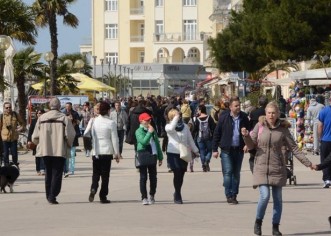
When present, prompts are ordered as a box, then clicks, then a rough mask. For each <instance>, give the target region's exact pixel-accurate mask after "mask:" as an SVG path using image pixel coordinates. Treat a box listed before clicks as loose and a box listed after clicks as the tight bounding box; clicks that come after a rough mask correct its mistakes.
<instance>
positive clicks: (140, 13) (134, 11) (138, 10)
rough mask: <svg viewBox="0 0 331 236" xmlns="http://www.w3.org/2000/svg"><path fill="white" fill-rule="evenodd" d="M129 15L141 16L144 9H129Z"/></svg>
mask: <svg viewBox="0 0 331 236" xmlns="http://www.w3.org/2000/svg"><path fill="white" fill-rule="evenodd" d="M130 14H131V15H143V14H144V8H143V7H139V8H131V9H130Z"/></svg>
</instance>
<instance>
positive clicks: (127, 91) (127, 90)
mask: <svg viewBox="0 0 331 236" xmlns="http://www.w3.org/2000/svg"><path fill="white" fill-rule="evenodd" d="M126 69H127V70H128V85H129V84H130V68H129V67H127V68H126ZM125 91H126V95H128V93H129V89H126V88H125Z"/></svg>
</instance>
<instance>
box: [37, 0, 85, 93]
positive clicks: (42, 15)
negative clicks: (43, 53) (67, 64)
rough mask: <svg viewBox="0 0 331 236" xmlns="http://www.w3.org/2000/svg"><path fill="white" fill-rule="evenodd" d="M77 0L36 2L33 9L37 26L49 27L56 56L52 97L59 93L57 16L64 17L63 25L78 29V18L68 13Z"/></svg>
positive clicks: (52, 49) (52, 74)
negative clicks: (57, 80)
mask: <svg viewBox="0 0 331 236" xmlns="http://www.w3.org/2000/svg"><path fill="white" fill-rule="evenodd" d="M75 1H76V0H35V2H34V3H33V4H32V8H33V10H34V12H35V14H36V17H35V22H36V24H37V26H40V27H46V26H49V33H50V38H51V51H52V53H53V54H54V59H53V61H51V71H50V77H51V95H55V94H57V93H58V89H57V82H56V80H55V78H57V58H58V53H57V49H58V39H57V35H58V29H57V16H62V17H63V24H64V25H68V26H71V27H73V28H76V27H77V26H78V24H79V20H78V18H77V17H76V16H75V15H73V14H72V13H70V12H69V11H68V6H69V5H71V4H72V3H74V2H75Z"/></svg>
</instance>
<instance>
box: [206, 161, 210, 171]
mask: <svg viewBox="0 0 331 236" xmlns="http://www.w3.org/2000/svg"><path fill="white" fill-rule="evenodd" d="M206 170H207V172H209V171H210V166H209V163H207V164H206Z"/></svg>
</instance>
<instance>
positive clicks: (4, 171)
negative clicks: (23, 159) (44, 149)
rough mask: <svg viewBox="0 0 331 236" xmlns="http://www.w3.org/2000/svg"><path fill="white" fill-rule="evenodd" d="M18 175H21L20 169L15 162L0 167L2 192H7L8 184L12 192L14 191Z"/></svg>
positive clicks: (0, 189) (0, 190)
mask: <svg viewBox="0 0 331 236" xmlns="http://www.w3.org/2000/svg"><path fill="white" fill-rule="evenodd" d="M18 176H20V169H19V167H18V166H17V165H15V164H14V163H10V164H9V165H8V166H3V167H0V193H1V192H4V193H7V192H6V189H5V188H6V186H8V187H9V188H10V192H11V193H12V192H14V189H13V185H14V183H15V181H16V180H17V178H18Z"/></svg>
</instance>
